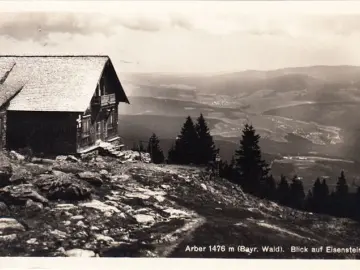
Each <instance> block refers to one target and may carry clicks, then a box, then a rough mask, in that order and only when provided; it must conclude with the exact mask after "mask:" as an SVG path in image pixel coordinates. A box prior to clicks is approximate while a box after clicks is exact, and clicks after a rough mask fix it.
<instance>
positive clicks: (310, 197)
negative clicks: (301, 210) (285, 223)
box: [305, 189, 314, 212]
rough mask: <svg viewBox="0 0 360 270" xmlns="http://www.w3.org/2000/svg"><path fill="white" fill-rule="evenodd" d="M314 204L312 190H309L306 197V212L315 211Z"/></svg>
mask: <svg viewBox="0 0 360 270" xmlns="http://www.w3.org/2000/svg"><path fill="white" fill-rule="evenodd" d="M313 203H314V196H313V193H312V191H311V189H309V190H308V193H307V194H306V197H305V210H307V211H311V212H312V211H313V209H314V205H313Z"/></svg>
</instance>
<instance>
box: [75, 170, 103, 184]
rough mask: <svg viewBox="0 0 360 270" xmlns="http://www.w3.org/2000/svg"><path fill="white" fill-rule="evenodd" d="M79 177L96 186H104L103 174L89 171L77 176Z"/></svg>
mask: <svg viewBox="0 0 360 270" xmlns="http://www.w3.org/2000/svg"><path fill="white" fill-rule="evenodd" d="M77 177H79V178H80V179H81V180H84V181H86V182H88V183H89V184H91V185H94V186H101V185H102V184H103V181H102V179H101V174H99V173H95V172H89V171H87V172H81V173H78V174H77Z"/></svg>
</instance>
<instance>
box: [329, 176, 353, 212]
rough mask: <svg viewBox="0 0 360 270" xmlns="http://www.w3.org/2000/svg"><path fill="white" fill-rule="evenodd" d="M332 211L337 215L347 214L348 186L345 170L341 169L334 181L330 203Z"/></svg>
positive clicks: (348, 206)
mask: <svg viewBox="0 0 360 270" xmlns="http://www.w3.org/2000/svg"><path fill="white" fill-rule="evenodd" d="M331 208H332V211H333V212H334V214H335V215H337V216H347V215H349V214H350V213H349V208H350V205H349V187H348V185H347V183H346V177H345V172H344V171H341V174H340V177H339V178H338V182H337V183H336V187H335V192H334V197H333V200H332V205H331Z"/></svg>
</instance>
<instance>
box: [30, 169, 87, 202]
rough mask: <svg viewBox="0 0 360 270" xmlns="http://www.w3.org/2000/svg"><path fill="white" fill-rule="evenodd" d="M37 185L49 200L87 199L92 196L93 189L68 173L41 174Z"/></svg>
mask: <svg viewBox="0 0 360 270" xmlns="http://www.w3.org/2000/svg"><path fill="white" fill-rule="evenodd" d="M35 185H36V186H37V187H38V188H39V189H40V190H41V192H43V193H44V194H46V197H47V198H48V199H49V200H67V201H78V200H86V199H89V198H90V197H91V191H92V189H91V188H90V187H89V186H88V185H86V183H84V182H82V181H80V180H79V179H77V178H76V177H74V176H73V175H71V174H66V173H58V174H55V175H47V174H43V175H40V176H39V177H38V179H37V180H36V181H35Z"/></svg>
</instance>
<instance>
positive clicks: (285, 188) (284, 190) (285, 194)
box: [276, 175, 290, 205]
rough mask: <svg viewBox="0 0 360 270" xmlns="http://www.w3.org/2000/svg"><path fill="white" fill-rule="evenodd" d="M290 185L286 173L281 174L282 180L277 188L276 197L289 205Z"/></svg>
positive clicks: (280, 201)
mask: <svg viewBox="0 0 360 270" xmlns="http://www.w3.org/2000/svg"><path fill="white" fill-rule="evenodd" d="M289 192H290V187H289V183H288V181H287V179H286V177H285V176H284V175H281V176H280V182H279V184H278V186H277V189H276V197H277V200H278V202H279V203H281V204H283V205H288V204H289V200H290V193H289Z"/></svg>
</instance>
